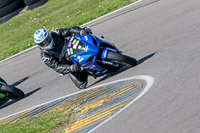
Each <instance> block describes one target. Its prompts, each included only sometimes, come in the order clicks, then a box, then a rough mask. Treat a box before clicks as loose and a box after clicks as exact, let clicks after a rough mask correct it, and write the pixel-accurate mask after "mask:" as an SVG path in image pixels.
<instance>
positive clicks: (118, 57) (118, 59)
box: [106, 51, 137, 67]
mask: <svg viewBox="0 0 200 133" xmlns="http://www.w3.org/2000/svg"><path fill="white" fill-rule="evenodd" d="M106 59H108V60H110V61H112V62H115V63H117V64H122V65H126V66H132V67H133V66H136V65H137V60H136V59H135V58H132V57H130V56H126V55H123V54H121V53H115V52H112V51H108V54H107V57H106Z"/></svg>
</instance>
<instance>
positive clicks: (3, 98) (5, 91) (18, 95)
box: [0, 78, 24, 105]
mask: <svg viewBox="0 0 200 133" xmlns="http://www.w3.org/2000/svg"><path fill="white" fill-rule="evenodd" d="M22 98H24V92H23V91H22V90H20V89H18V88H16V87H14V86H11V85H8V84H7V83H6V81H5V80H3V79H2V78H0V105H2V104H4V103H6V102H8V101H9V100H10V99H13V100H20V99H22Z"/></svg>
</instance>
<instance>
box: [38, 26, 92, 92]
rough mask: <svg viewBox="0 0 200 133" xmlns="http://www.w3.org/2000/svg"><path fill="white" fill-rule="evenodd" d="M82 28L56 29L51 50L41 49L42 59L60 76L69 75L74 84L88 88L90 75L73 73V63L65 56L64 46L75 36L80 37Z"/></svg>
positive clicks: (53, 33)
mask: <svg viewBox="0 0 200 133" xmlns="http://www.w3.org/2000/svg"><path fill="white" fill-rule="evenodd" d="M81 30H82V28H80V27H72V28H67V29H56V30H54V31H52V32H51V33H50V34H51V36H52V37H53V41H54V46H53V48H52V49H50V50H44V49H41V58H42V60H43V62H44V63H45V64H46V65H47V66H49V67H50V68H52V69H54V70H55V71H56V72H58V73H60V74H63V75H65V74H69V77H70V78H71V80H72V81H73V82H74V84H75V85H76V86H77V87H78V88H80V89H83V88H86V85H87V79H88V73H87V72H86V71H81V72H79V71H72V70H71V69H70V66H71V65H72V62H70V61H68V60H67V59H66V58H65V56H63V53H64V52H63V49H64V47H63V46H64V44H66V42H67V41H68V39H69V38H70V37H71V36H72V34H74V35H80V32H81Z"/></svg>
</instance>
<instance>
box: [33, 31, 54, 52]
mask: <svg viewBox="0 0 200 133" xmlns="http://www.w3.org/2000/svg"><path fill="white" fill-rule="evenodd" d="M34 41H35V43H36V44H37V45H38V46H39V47H40V48H42V49H47V50H48V49H52V48H53V44H54V42H53V38H52V36H51V34H50V33H49V32H48V31H47V30H46V29H39V30H37V31H36V32H35V34H34Z"/></svg>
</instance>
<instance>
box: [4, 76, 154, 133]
mask: <svg viewBox="0 0 200 133" xmlns="http://www.w3.org/2000/svg"><path fill="white" fill-rule="evenodd" d="M131 79H143V80H145V81H146V82H147V85H146V87H145V88H144V90H143V92H142V93H140V94H139V95H138V96H137V97H136V98H135V99H134V100H133V101H132V102H130V103H129V104H127V105H126V106H125V107H124V108H123V109H122V110H121V111H123V110H124V109H126V108H127V107H128V106H130V105H131V104H132V103H133V102H135V101H136V100H138V99H139V98H140V97H142V96H143V95H144V94H145V93H146V92H147V91H148V90H149V89H150V87H151V86H152V85H153V82H154V78H153V77H151V76H147V75H141V76H134V77H129V78H124V79H121V80H116V81H112V82H108V83H104V84H101V85H97V86H94V87H91V88H88V89H85V90H82V91H78V92H75V93H72V94H69V95H66V96H63V97H60V98H57V99H54V100H51V101H49V102H46V103H42V104H39V105H36V106H34V107H31V108H28V109H25V110H22V111H20V112H17V113H14V114H12V115H9V116H6V117H4V118H1V119H0V121H1V120H3V119H6V118H9V117H11V116H14V115H17V114H20V113H23V112H25V111H28V110H31V109H34V108H37V107H39V106H42V105H45V104H48V103H51V102H54V101H57V100H60V99H62V98H66V97H69V96H72V95H76V94H79V93H82V92H85V91H89V90H91V89H94V88H97V87H101V86H105V85H109V84H113V83H117V82H121V81H126V80H131ZM121 111H119V112H117V113H116V114H115V115H113V116H112V117H110V118H109V119H107V120H105V121H104V122H103V123H105V122H107V121H108V120H110V119H112V118H113V117H114V116H116V115H117V114H119V113H120V112H121ZM101 125H103V124H100V125H99V126H101ZM99 126H97V127H99ZM97 127H95V128H94V129H96V128H97ZM91 131H93V130H91Z"/></svg>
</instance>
